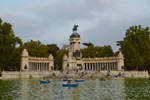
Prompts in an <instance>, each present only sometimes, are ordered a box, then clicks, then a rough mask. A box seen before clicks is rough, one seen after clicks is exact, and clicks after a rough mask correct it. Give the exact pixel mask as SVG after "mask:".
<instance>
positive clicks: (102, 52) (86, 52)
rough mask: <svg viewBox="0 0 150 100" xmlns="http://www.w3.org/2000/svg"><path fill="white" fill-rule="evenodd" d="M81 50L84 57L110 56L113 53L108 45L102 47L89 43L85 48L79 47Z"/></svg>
mask: <svg viewBox="0 0 150 100" xmlns="http://www.w3.org/2000/svg"><path fill="white" fill-rule="evenodd" d="M81 52H82V55H83V57H85V58H95V57H110V56H113V55H114V53H113V50H112V48H111V46H109V45H108V46H104V47H100V46H94V45H90V46H88V47H87V48H84V49H81Z"/></svg>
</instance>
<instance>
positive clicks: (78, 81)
mask: <svg viewBox="0 0 150 100" xmlns="http://www.w3.org/2000/svg"><path fill="white" fill-rule="evenodd" d="M74 81H75V82H84V80H74Z"/></svg>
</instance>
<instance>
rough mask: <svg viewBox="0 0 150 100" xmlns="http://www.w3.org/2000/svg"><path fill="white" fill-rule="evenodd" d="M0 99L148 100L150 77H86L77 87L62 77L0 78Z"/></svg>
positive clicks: (149, 99)
mask: <svg viewBox="0 0 150 100" xmlns="http://www.w3.org/2000/svg"><path fill="white" fill-rule="evenodd" d="M0 100H150V79H125V80H119V79H117V80H106V81H100V80H98V79H94V80H85V82H82V83H79V86H78V87H76V88H67V87H62V81H61V80H52V82H51V84H40V81H39V79H16V80H0Z"/></svg>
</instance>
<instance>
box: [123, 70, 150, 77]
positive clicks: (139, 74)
mask: <svg viewBox="0 0 150 100" xmlns="http://www.w3.org/2000/svg"><path fill="white" fill-rule="evenodd" d="M124 76H125V77H127V78H148V77H149V74H148V71H125V72H124Z"/></svg>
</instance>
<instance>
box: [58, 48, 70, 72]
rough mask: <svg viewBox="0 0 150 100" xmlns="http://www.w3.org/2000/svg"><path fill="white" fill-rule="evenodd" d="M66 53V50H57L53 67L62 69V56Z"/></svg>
mask: <svg viewBox="0 0 150 100" xmlns="http://www.w3.org/2000/svg"><path fill="white" fill-rule="evenodd" d="M65 54H66V55H67V54H68V51H67V50H64V49H60V50H58V51H57V54H56V60H55V63H56V64H55V69H56V70H61V69H62V63H63V56H64V55H65Z"/></svg>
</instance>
